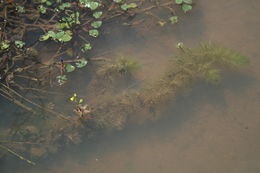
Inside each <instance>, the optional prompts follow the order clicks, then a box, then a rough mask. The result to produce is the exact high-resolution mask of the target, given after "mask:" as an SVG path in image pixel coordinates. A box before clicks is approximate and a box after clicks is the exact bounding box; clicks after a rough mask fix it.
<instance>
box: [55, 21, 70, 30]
mask: <svg viewBox="0 0 260 173" xmlns="http://www.w3.org/2000/svg"><path fill="white" fill-rule="evenodd" d="M56 28H58V29H64V28H67V29H69V28H70V25H69V24H68V23H67V22H61V23H56Z"/></svg>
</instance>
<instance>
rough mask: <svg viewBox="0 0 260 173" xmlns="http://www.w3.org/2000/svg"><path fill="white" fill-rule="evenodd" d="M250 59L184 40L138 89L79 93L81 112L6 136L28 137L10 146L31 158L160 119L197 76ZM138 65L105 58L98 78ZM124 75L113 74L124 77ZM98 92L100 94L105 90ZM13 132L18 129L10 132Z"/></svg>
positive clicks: (214, 75) (213, 79) (213, 76)
mask: <svg viewBox="0 0 260 173" xmlns="http://www.w3.org/2000/svg"><path fill="white" fill-rule="evenodd" d="M248 63H249V60H248V59H247V58H246V57H244V56H242V55H240V54H239V53H237V52H235V51H233V50H230V49H228V48H225V47H223V46H221V45H218V44H212V43H208V44H201V45H199V46H198V47H196V48H188V47H186V46H184V45H182V46H179V54H177V55H176V56H174V58H172V60H171V62H169V66H168V67H167V70H166V72H165V73H164V75H163V76H162V77H161V78H159V79H158V80H157V81H155V82H154V83H151V84H149V85H144V86H141V87H139V88H135V89H125V90H122V91H120V92H117V94H115V93H114V92H111V94H110V95H109V94H106V95H100V96H99V97H96V99H95V98H92V99H91V100H90V101H88V103H87V104H86V103H84V100H83V99H82V98H81V97H82V96H78V95H77V94H74V95H73V96H72V97H71V98H70V101H72V102H73V103H75V106H76V107H75V109H74V111H75V112H76V115H77V116H71V117H66V118H63V117H59V116H57V117H51V118H48V119H46V120H44V119H40V120H39V119H38V117H36V119H35V121H37V123H38V124H40V123H41V122H44V121H48V122H51V123H49V124H47V125H46V126H44V127H43V128H41V129H38V128H36V126H32V125H29V124H28V125H21V126H18V127H17V128H15V129H12V130H11V131H9V132H8V133H4V134H1V137H2V138H7V139H8V138H10V137H12V139H13V140H14V141H23V142H10V145H9V146H11V147H12V149H14V150H15V151H17V152H19V153H25V154H26V156H28V157H29V158H32V159H35V158H42V157H46V156H47V155H48V154H49V153H55V152H57V151H59V150H60V149H61V148H63V147H65V146H70V145H77V144H79V143H80V142H81V141H82V140H83V139H86V138H87V139H88V138H91V137H93V136H95V134H96V132H98V131H100V130H101V131H102V130H105V131H106V130H113V129H115V130H120V129H123V128H124V126H125V125H126V123H128V122H138V121H139V120H140V121H144V120H155V119H158V118H159V115H160V111H162V110H163V109H164V108H165V106H166V105H167V104H169V103H171V101H172V100H174V98H175V97H176V95H177V94H178V93H180V92H182V91H183V90H184V89H186V88H191V86H192V84H194V83H195V82H198V81H200V80H206V81H208V82H209V83H212V84H217V83H219V82H220V80H221V74H222V73H224V72H228V71H230V70H236V69H239V68H240V67H242V66H244V65H246V64H248ZM138 67H139V65H138V63H137V62H136V61H135V60H132V59H129V58H126V57H121V58H119V59H116V60H115V61H114V62H105V64H103V66H102V67H101V68H100V70H99V71H97V75H96V79H93V80H94V81H96V82H100V81H99V80H101V81H105V80H111V78H113V77H114V76H118V75H119V76H121V77H123V78H124V77H126V78H127V76H129V75H130V76H131V75H133V72H134V71H135V70H137V69H138ZM121 77H120V78H114V79H113V80H122V78H121ZM110 84H111V85H113V84H116V83H110ZM104 87H105V86H104ZM95 92H97V95H98V93H99V92H100V91H99V90H97V91H95ZM140 115H144V116H145V117H143V116H141V117H140ZM10 134H13V135H11V136H8V135H10ZM0 144H1V148H2V149H6V152H9V153H11V154H13V155H15V156H16V157H18V158H20V159H22V160H25V161H27V163H33V164H34V162H32V161H30V160H29V159H26V158H24V157H23V156H21V155H19V154H17V153H16V152H14V151H13V150H11V149H10V148H5V147H6V146H5V145H2V144H5V142H4V143H3V142H1V141H0ZM10 151H11V152H10ZM14 153H15V154H14ZM4 156H6V155H5V154H4Z"/></svg>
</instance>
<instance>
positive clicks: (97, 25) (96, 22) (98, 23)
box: [91, 21, 102, 28]
mask: <svg viewBox="0 0 260 173" xmlns="http://www.w3.org/2000/svg"><path fill="white" fill-rule="evenodd" d="M101 25H102V21H94V22H92V23H91V26H92V27H93V28H99V27H100V26H101Z"/></svg>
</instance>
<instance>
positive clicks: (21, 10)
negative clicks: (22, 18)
mask: <svg viewBox="0 0 260 173" xmlns="http://www.w3.org/2000/svg"><path fill="white" fill-rule="evenodd" d="M16 10H17V12H18V13H24V12H25V9H24V7H23V6H20V5H17V6H16Z"/></svg>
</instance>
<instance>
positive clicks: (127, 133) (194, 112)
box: [6, 0, 260, 173]
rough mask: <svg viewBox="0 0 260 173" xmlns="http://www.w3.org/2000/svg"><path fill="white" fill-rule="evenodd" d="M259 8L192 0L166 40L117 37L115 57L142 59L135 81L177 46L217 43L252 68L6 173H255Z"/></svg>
mask: <svg viewBox="0 0 260 173" xmlns="http://www.w3.org/2000/svg"><path fill="white" fill-rule="evenodd" d="M259 9H260V1H258V0H248V1H244V0H230V1H225V0H218V1H213V0H211V1H209V0H198V1H197V3H196V6H195V8H194V10H193V12H192V13H191V14H190V16H187V17H185V18H184V19H183V20H182V21H181V22H180V24H178V25H177V26H176V28H173V31H172V32H169V33H168V34H162V35H161V34H158V33H157V35H156V34H155V35H154V36H153V37H152V38H150V39H146V41H145V42H142V43H141V44H135V45H133V44H132V42H133V39H130V38H129V39H123V41H125V43H126V46H125V47H118V45H119V44H122V40H121V42H120V43H117V42H116V41H115V43H114V45H113V46H115V48H112V49H115V50H116V51H117V53H118V54H120V53H122V54H124V53H128V54H130V55H133V56H135V57H139V58H141V57H143V58H142V59H141V60H140V61H141V63H143V64H145V65H144V66H143V69H142V71H141V72H140V77H141V78H144V79H146V80H149V79H153V78H156V76H158V74H160V73H161V72H162V71H163V70H164V69H163V68H164V66H165V65H166V64H167V61H168V57H169V56H170V52H171V51H172V47H174V44H175V43H176V42H177V41H182V42H184V43H185V44H189V45H194V44H195V43H197V42H200V41H208V40H213V41H217V42H220V43H224V44H225V45H226V46H228V47H231V48H234V49H236V50H239V51H240V52H242V53H243V54H244V55H246V56H248V57H250V59H251V65H250V68H247V69H245V70H244V71H243V74H236V75H233V74H230V75H227V76H225V77H224V79H223V82H222V84H221V85H220V86H217V87H212V86H208V85H206V84H200V85H197V86H196V87H195V88H194V89H193V91H192V92H191V94H190V95H188V96H183V97H181V98H179V99H177V103H175V104H173V107H172V108H171V110H169V111H167V112H165V114H168V116H166V117H164V118H163V119H162V120H160V121H157V122H153V123H151V122H148V123H146V124H143V125H142V126H135V127H127V128H126V129H125V130H123V131H121V132H115V133H113V134H111V135H106V136H100V137H98V138H97V139H94V140H93V141H91V142H89V143H88V144H82V145H81V146H79V147H78V148H76V149H75V151H69V152H66V151H64V153H62V154H61V155H59V156H56V157H54V158H53V159H50V160H49V161H46V163H43V164H42V165H40V166H36V167H34V168H30V169H25V170H22V169H21V170H16V171H15V170H9V171H6V172H10V171H11V172H14V173H15V172H26V173H28V172H29V173H30V172H32V173H53V172H55V173H72V172H73V173H87V172H91V173H101V172H108V173H110V172H111V173H112V172H113V173H133V172H134V173H143V172H150V173H157V172H161V173H164V172H165V173H168V172H181V173H186V172H187V173H188V172H193V173H208V172H211V173H212V172H213V173H215V172H216V173H219V172H222V173H230V172H234V173H240V172H241V173H242V172H243V173H245V172H247V173H258V172H259V171H260V139H259V132H260V118H259V113H260V108H259V105H260V89H259V88H260V82H259V79H260V77H259V76H258V74H260V60H259V58H258V57H259V56H260V52H259V44H260V37H259V36H260V13H259ZM166 30H167V31H168V30H170V28H166ZM106 39H107V42H109V41H110V40H113V39H114V38H113V36H111V38H109V36H107V38H106ZM129 42H130V43H129ZM128 43H129V44H128ZM127 44H128V45H127ZM137 50H138V51H137ZM158 67H159V68H158ZM143 74H145V75H143ZM46 165H48V166H46Z"/></svg>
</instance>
